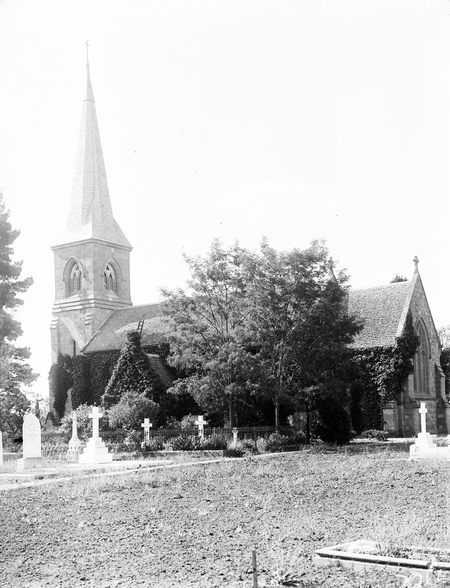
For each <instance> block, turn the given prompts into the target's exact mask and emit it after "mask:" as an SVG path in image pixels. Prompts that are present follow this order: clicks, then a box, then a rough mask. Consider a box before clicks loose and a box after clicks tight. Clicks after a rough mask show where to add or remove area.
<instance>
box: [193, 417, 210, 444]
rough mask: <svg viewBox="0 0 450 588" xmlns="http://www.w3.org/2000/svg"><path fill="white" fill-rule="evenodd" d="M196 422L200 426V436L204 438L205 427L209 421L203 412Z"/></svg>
mask: <svg viewBox="0 0 450 588" xmlns="http://www.w3.org/2000/svg"><path fill="white" fill-rule="evenodd" d="M195 424H196V425H197V426H198V436H199V437H200V439H203V438H204V436H205V433H204V430H203V428H204V426H205V425H207V424H208V423H207V422H206V421H205V420H204V419H203V415H202V414H200V415H199V416H198V417H197V420H196V421H195Z"/></svg>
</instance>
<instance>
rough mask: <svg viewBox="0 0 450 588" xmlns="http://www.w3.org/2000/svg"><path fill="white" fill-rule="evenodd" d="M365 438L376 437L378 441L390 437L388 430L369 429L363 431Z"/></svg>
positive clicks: (362, 435) (362, 434)
mask: <svg viewBox="0 0 450 588" xmlns="http://www.w3.org/2000/svg"><path fill="white" fill-rule="evenodd" d="M361 437H362V438H363V439H375V440H376V441H386V440H387V438H388V437H389V433H388V432H387V431H378V430H377V429H369V430H368V431H363V432H362V433H361Z"/></svg>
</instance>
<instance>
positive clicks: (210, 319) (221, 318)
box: [162, 240, 255, 427]
mask: <svg viewBox="0 0 450 588" xmlns="http://www.w3.org/2000/svg"><path fill="white" fill-rule="evenodd" d="M185 260H186V262H187V264H188V266H189V270H190V280H189V282H188V291H184V290H182V289H179V290H176V291H174V292H169V291H166V290H164V291H163V292H162V294H163V296H164V312H165V315H166V317H167V318H168V320H169V322H170V325H171V328H172V337H171V345H170V356H169V358H168V362H169V364H170V365H172V366H173V367H175V368H176V369H177V370H178V371H179V372H180V373H181V374H182V375H183V376H185V377H183V378H182V379H180V380H178V381H177V382H176V383H175V385H174V386H173V388H172V391H173V392H174V393H182V392H183V393H186V392H188V393H189V394H191V395H192V396H193V398H194V400H195V401H196V402H197V403H198V404H199V406H201V407H202V408H203V409H205V410H207V411H212V412H217V411H222V412H224V413H225V414H226V415H227V420H228V422H229V425H230V426H231V427H234V426H235V425H236V417H237V413H238V407H239V402H241V401H243V399H244V398H245V396H246V394H248V393H249V391H251V390H252V389H254V388H255V386H254V385H253V384H252V382H251V378H250V377H249V376H250V374H251V372H252V370H253V369H254V368H255V359H254V354H253V353H251V351H249V349H248V346H249V344H250V343H251V341H249V339H248V336H247V333H246V330H245V324H246V321H247V316H248V306H249V299H248V296H247V287H248V284H247V281H246V277H247V276H246V272H245V271H244V266H245V263H246V261H248V260H249V255H248V252H247V251H246V250H244V249H242V248H241V247H239V245H237V244H236V245H234V246H233V247H231V248H230V249H228V250H226V249H224V248H223V247H222V245H221V244H220V242H219V241H217V240H216V241H214V242H213V244H212V246H211V248H210V250H209V252H208V254H207V255H206V257H205V258H201V257H196V258H190V257H187V256H185Z"/></svg>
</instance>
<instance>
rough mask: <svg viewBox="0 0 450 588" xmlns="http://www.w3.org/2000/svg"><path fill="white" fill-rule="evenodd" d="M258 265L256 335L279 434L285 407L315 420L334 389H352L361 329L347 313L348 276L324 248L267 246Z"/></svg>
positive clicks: (252, 321) (252, 317)
mask: <svg viewBox="0 0 450 588" xmlns="http://www.w3.org/2000/svg"><path fill="white" fill-rule="evenodd" d="M254 259H255V264H256V269H252V272H254V279H253V281H252V285H251V288H250V290H249V297H250V300H251V309H250V313H249V328H250V330H251V332H252V338H253V341H254V345H255V347H256V348H257V349H258V351H257V355H256V357H257V359H258V363H259V378H260V382H261V386H262V387H263V388H264V390H265V391H267V393H268V394H269V395H270V396H271V398H272V400H273V404H274V407H275V426H276V427H278V426H279V425H280V417H279V412H280V402H282V401H286V400H290V401H291V402H293V403H294V405H297V406H299V405H303V406H306V410H307V412H308V413H309V411H310V410H312V409H313V408H314V402H315V400H316V399H317V398H318V397H321V396H323V394H324V393H325V392H326V391H327V390H328V391H333V394H336V393H337V391H342V390H343V389H344V387H343V386H342V384H343V383H344V382H345V381H346V380H348V372H347V368H348V366H349V354H348V344H349V343H351V342H352V340H353V337H354V335H355V334H356V333H357V332H358V331H359V330H360V329H361V324H360V323H359V322H358V321H357V320H356V319H355V318H353V317H351V316H349V315H348V314H347V312H346V304H345V303H346V296H347V293H346V289H345V286H346V283H347V276H346V275H345V274H344V273H343V272H339V273H338V276H337V277H336V276H335V275H334V273H333V269H334V263H333V261H332V259H331V258H330V256H329V253H328V250H327V249H326V247H325V245H324V244H323V242H319V241H315V242H313V243H312V244H311V246H310V247H309V248H308V249H305V250H303V251H300V250H297V249H294V250H293V251H291V252H287V253H286V252H281V253H280V252H277V251H275V250H274V249H272V248H271V247H269V245H268V243H267V242H266V241H264V242H263V244H262V247H261V252H260V255H259V256H257V257H255V258H254Z"/></svg>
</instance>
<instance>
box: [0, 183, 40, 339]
mask: <svg viewBox="0 0 450 588" xmlns="http://www.w3.org/2000/svg"><path fill="white" fill-rule="evenodd" d="M19 235H20V231H18V230H17V229H13V228H12V226H11V223H10V222H9V210H8V208H7V207H6V204H5V201H4V200H3V194H2V192H0V345H2V344H3V343H4V342H5V341H8V342H11V341H15V340H16V339H17V337H19V336H20V335H22V328H21V326H20V323H19V322H18V321H17V320H16V319H14V318H13V316H12V312H13V311H14V310H15V309H17V308H18V307H19V306H21V305H22V304H23V300H21V299H20V298H19V297H18V295H19V294H22V293H23V292H26V291H27V290H28V288H29V287H30V286H31V284H32V283H33V280H32V278H25V279H24V280H20V279H19V278H20V274H21V273H22V262H21V261H13V259H12V258H13V254H14V250H13V247H12V244H13V243H14V241H15V240H16V239H17V237H18V236H19Z"/></svg>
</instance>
